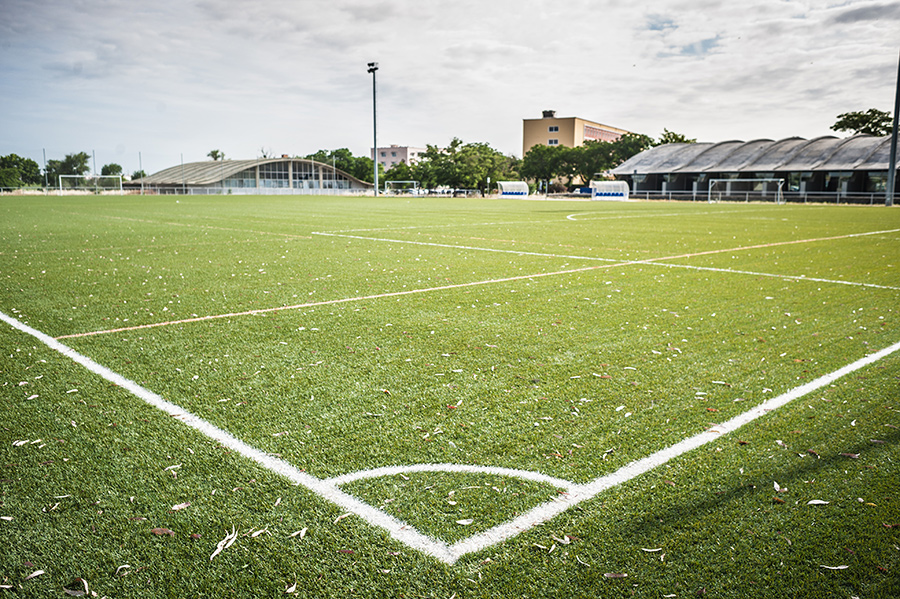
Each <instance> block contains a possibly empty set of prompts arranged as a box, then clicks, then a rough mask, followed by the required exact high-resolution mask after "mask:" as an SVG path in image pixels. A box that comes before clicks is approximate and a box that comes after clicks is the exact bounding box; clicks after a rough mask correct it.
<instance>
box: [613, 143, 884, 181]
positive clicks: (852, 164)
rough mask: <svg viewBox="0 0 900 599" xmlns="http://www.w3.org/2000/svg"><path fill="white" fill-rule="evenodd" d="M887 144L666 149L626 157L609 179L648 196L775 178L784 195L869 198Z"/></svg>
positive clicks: (879, 176)
mask: <svg viewBox="0 0 900 599" xmlns="http://www.w3.org/2000/svg"><path fill="white" fill-rule="evenodd" d="M890 141H891V139H890V137H872V136H869V135H854V136H853V137H846V138H837V137H833V136H826V137H818V138H816V139H811V140H807V139H802V138H800V137H790V138H787V139H782V140H778V141H773V140H771V139H757V140H753V141H747V142H744V141H725V142H719V143H694V144H667V145H664V146H657V147H654V148H650V149H649V150H645V151H643V152H641V153H640V154H637V155H635V156H633V157H631V158H630V159H628V160H626V161H625V162H623V163H622V164H621V165H619V166H618V167H616V168H615V169H613V170H612V174H613V175H615V176H616V178H618V179H625V180H629V181H630V183H631V185H632V189H633V190H637V191H648V192H663V193H665V192H679V191H680V192H693V193H694V194H696V193H697V191H698V184H700V191H705V185H706V182H707V181H708V180H710V179H755V178H781V179H784V180H785V182H786V185H785V187H784V190H785V192H788V193H790V192H796V193H803V194H810V193H823V194H828V193H832V194H835V193H836V194H842V195H845V196H846V195H848V194H853V193H863V194H864V193H870V194H871V193H878V192H883V191H884V189H885V185H886V180H887V171H888V162H889V154H890Z"/></svg>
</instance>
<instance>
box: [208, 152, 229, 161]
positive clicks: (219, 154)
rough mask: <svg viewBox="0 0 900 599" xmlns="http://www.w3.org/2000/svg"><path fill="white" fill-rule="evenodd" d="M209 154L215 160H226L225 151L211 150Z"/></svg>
mask: <svg viewBox="0 0 900 599" xmlns="http://www.w3.org/2000/svg"><path fill="white" fill-rule="evenodd" d="M207 156H209V157H210V158H212V159H213V160H225V152H221V151H219V150H210V151H209V154H207Z"/></svg>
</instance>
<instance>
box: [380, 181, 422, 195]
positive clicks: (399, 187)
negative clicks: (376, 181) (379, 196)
mask: <svg viewBox="0 0 900 599" xmlns="http://www.w3.org/2000/svg"><path fill="white" fill-rule="evenodd" d="M405 193H408V194H412V195H418V193H419V182H418V181H385V182H384V195H402V194H405Z"/></svg>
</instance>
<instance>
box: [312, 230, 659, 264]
mask: <svg viewBox="0 0 900 599" xmlns="http://www.w3.org/2000/svg"><path fill="white" fill-rule="evenodd" d="M313 235H322V236H325V237H343V238H347V239H362V240H363V241H384V242H388V243H402V244H405V245H427V246H429V247H436V248H449V249H452V250H473V251H476V252H495V253H498V254H518V255H520V256H539V257H541V258H567V259H571V260H594V261H597V262H621V260H619V259H616V258H597V257H595V256H566V255H565V254H545V253H541V252H527V251H525V250H501V249H497V248H485V247H477V246H469V245H454V244H451V243H434V242H431V241H404V240H402V239H385V238H383V237H362V236H360V235H344V234H342V233H341V234H339V233H322V232H319V231H313ZM658 259H659V260H661V259H662V258H658Z"/></svg>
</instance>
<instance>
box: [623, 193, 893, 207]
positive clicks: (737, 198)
mask: <svg viewBox="0 0 900 599" xmlns="http://www.w3.org/2000/svg"><path fill="white" fill-rule="evenodd" d="M783 196H784V201H785V203H789V204H854V205H876V204H884V202H885V193H884V192H883V191H872V192H839V191H835V192H828V191H818V192H809V193H807V192H802V193H801V192H799V191H785V192H783ZM631 198H632V199H635V200H668V201H687V202H706V201H708V193H707V192H706V191H702V192H701V191H697V192H696V193H695V192H691V191H640V190H638V191H632V192H631ZM716 201H722V202H769V203H774V202H775V192H774V191H771V190H770V191H769V192H767V193H763V192H761V191H739V192H733V193H731V194H725V193H721V194H720V193H718V192H716Z"/></svg>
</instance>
